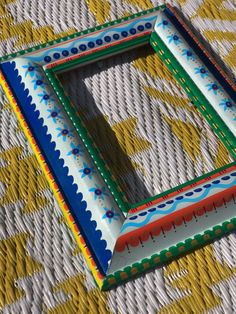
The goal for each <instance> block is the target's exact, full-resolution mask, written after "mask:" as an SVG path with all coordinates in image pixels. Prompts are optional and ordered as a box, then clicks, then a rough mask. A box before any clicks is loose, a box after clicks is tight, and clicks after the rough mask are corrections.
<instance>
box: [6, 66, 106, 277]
mask: <svg viewBox="0 0 236 314" xmlns="http://www.w3.org/2000/svg"><path fill="white" fill-rule="evenodd" d="M0 69H1V70H2V72H3V74H4V76H5V78H6V81H7V83H8V84H9V86H10V88H11V90H12V92H13V95H14V97H15V99H16V100H17V103H18V105H19V107H20V109H21V111H22V114H23V115H24V118H25V120H26V122H27V124H28V126H29V128H30V130H31V132H32V134H33V136H34V138H35V140H36V142H37V144H38V146H39V147H40V150H41V152H42V155H43V157H44V159H45V161H46V162H47V164H48V166H49V168H50V170H51V171H52V173H53V176H54V178H55V181H56V183H57V185H58V187H59V188H60V191H61V192H62V195H63V197H64V199H65V201H66V203H67V205H68V207H69V209H70V212H71V214H72V216H73V218H74V219H75V222H76V224H77V225H78V227H79V230H80V232H81V234H82V236H83V237H84V239H85V241H86V244H87V246H88V248H89V249H90V251H91V254H92V255H93V257H94V259H95V261H96V263H97V266H98V269H99V270H100V271H101V272H102V273H103V274H106V271H107V269H108V265H109V261H110V260H111V257H112V252H111V251H110V250H108V249H106V246H107V243H106V241H105V240H102V239H101V237H102V233H101V231H100V230H96V227H97V224H96V222H95V221H94V220H91V212H90V210H89V209H88V208H87V202H86V201H85V200H83V195H82V193H80V192H77V185H76V184H74V183H73V177H72V176H69V175H68V167H65V166H64V160H63V159H62V158H60V152H59V151H58V150H56V149H55V143H54V142H51V135H50V134H47V127H46V126H43V119H42V118H39V111H38V110H36V106H35V104H32V97H31V96H30V95H29V90H28V89H25V84H24V83H22V82H21V79H22V78H21V76H20V75H18V70H17V69H16V64H15V62H14V61H13V62H6V63H3V64H1V65H0Z"/></svg>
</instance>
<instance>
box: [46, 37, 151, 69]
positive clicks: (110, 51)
mask: <svg viewBox="0 0 236 314" xmlns="http://www.w3.org/2000/svg"><path fill="white" fill-rule="evenodd" d="M149 40H150V35H145V36H142V37H138V38H135V39H133V40H129V41H127V42H123V43H121V44H117V45H115V46H111V47H109V48H105V49H102V50H99V51H96V52H93V53H90V54H88V55H86V56H82V57H80V58H77V59H74V60H71V61H68V62H66V63H63V64H59V65H56V66H55V67H53V68H51V69H52V71H53V72H55V73H59V72H63V71H68V70H69V69H71V68H75V67H76V66H78V65H83V64H84V63H86V64H88V63H92V62H96V61H98V60H100V59H102V58H108V57H111V56H112V55H115V54H118V53H121V52H125V51H127V50H128V49H135V48H136V47H137V46H141V45H145V44H148V43H149Z"/></svg>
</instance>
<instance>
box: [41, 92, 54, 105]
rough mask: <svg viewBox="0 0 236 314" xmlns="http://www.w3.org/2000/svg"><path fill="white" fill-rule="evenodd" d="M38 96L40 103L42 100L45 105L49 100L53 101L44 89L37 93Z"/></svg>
mask: <svg viewBox="0 0 236 314" xmlns="http://www.w3.org/2000/svg"><path fill="white" fill-rule="evenodd" d="M38 96H39V97H41V99H40V104H41V103H42V102H43V103H44V104H45V105H48V104H49V102H52V101H54V99H53V98H52V96H51V95H49V94H47V93H46V92H45V91H43V93H42V94H38Z"/></svg>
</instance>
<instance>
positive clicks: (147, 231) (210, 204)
mask: <svg viewBox="0 0 236 314" xmlns="http://www.w3.org/2000/svg"><path fill="white" fill-rule="evenodd" d="M235 196H236V186H233V187H231V188H229V189H227V190H224V191H222V192H220V193H217V194H215V195H212V196H210V197H207V198H206V199H204V200H202V201H200V202H198V203H196V204H193V205H191V206H188V207H186V208H183V209H181V210H176V211H175V212H173V213H172V214H168V215H166V216H164V217H162V218H160V219H158V220H156V221H153V222H151V223H149V224H147V225H145V226H143V227H140V228H137V229H136V230H133V231H131V232H128V233H126V234H123V235H121V236H119V238H118V239H117V242H116V247H115V249H116V251H118V252H122V251H124V250H125V248H126V246H127V245H130V246H133V247H136V246H138V245H139V244H140V240H141V241H147V240H148V239H149V238H150V236H158V235H159V234H160V233H161V232H162V231H164V232H168V231H170V230H171V229H172V228H173V227H174V226H175V228H178V227H179V226H181V225H182V224H183V222H184V221H185V222H188V221H191V220H192V218H193V216H194V215H195V216H202V215H204V214H205V213H206V212H208V214H209V213H210V212H212V210H213V209H214V208H215V207H220V206H222V205H224V204H225V203H227V202H229V201H230V200H232V199H233V198H234V197H235Z"/></svg>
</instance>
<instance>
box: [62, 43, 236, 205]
mask: <svg viewBox="0 0 236 314" xmlns="http://www.w3.org/2000/svg"><path fill="white" fill-rule="evenodd" d="M57 77H58V79H59V81H60V82H61V84H62V87H63V88H64V89H65V91H66V93H67V94H68V96H69V98H70V100H71V105H72V106H74V107H75V108H76V112H77V113H78V115H79V116H80V118H81V119H82V121H83V122H84V126H85V127H86V129H87V130H88V131H89V133H90V135H91V137H92V139H93V141H94V143H95V144H96V146H97V148H98V151H99V152H100V153H101V155H102V157H103V158H104V160H105V162H106V164H107V165H108V167H109V168H110V170H111V173H112V174H113V176H114V178H115V180H116V181H117V182H118V185H119V186H120V187H121V189H122V191H123V192H124V194H125V196H126V198H127V200H128V202H129V204H130V205H131V206H132V207H133V206H135V204H136V203H139V202H141V201H143V200H145V199H149V198H151V197H153V196H155V195H157V194H159V193H162V192H165V191H166V190H169V189H171V188H174V187H176V186H178V185H180V184H183V183H185V182H187V181H189V180H192V179H194V178H197V177H199V176H201V175H203V174H206V173H208V172H210V171H212V170H215V169H217V168H219V167H222V166H224V165H226V164H228V163H229V162H230V161H232V158H231V156H230V155H229V153H228V151H227V149H226V148H225V147H224V144H223V143H221V142H220V141H219V140H218V138H217V136H216V135H215V133H214V132H213V130H212V128H211V127H210V126H209V124H208V122H207V121H206V120H205V119H204V117H203V116H202V114H201V113H199V112H198V110H197V109H196V107H194V105H193V104H192V103H191V101H190V100H189V99H188V96H187V94H186V93H185V91H184V90H183V88H182V87H181V86H180V85H179V84H178V83H177V81H176V79H175V78H174V76H173V75H172V74H171V73H170V71H169V70H168V69H167V68H166V67H165V65H164V64H163V62H162V61H161V60H160V58H159V57H158V55H157V54H156V53H155V52H154V50H153V49H152V47H150V46H149V45H145V46H143V47H139V48H136V49H134V50H131V51H128V52H124V53H120V54H118V55H115V56H112V57H109V58H107V59H103V60H100V61H95V62H93V63H91V64H88V65H85V66H82V67H80V68H77V69H73V70H68V71H67V72H63V73H60V74H58V75H57ZM161 79H162V81H161ZM163 79H164V83H163ZM208 152H209V153H208ZM189 170H190V171H189ZM187 172H188V173H189V172H191V175H188V174H187Z"/></svg>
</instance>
